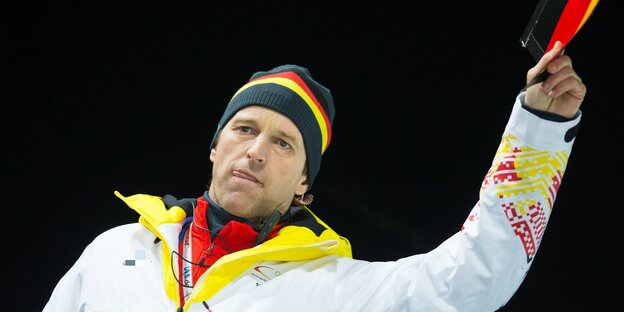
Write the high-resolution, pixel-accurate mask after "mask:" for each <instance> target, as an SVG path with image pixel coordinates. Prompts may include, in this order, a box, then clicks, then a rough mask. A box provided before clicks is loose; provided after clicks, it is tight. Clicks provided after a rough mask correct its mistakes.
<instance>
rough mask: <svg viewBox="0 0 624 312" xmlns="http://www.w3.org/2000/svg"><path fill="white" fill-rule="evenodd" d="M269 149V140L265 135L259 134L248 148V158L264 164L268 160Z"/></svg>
mask: <svg viewBox="0 0 624 312" xmlns="http://www.w3.org/2000/svg"><path fill="white" fill-rule="evenodd" d="M268 149H269V142H268V140H267V139H266V138H265V137H264V136H262V135H258V136H256V138H255V139H254V140H253V142H252V143H251V145H250V146H249V148H248V149H247V158H248V159H250V160H252V161H254V162H256V163H258V164H263V163H265V162H266V158H267V153H268Z"/></svg>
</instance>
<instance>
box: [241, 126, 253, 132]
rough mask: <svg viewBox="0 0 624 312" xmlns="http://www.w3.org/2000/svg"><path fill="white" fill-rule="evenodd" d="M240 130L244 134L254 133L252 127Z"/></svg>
mask: <svg viewBox="0 0 624 312" xmlns="http://www.w3.org/2000/svg"><path fill="white" fill-rule="evenodd" d="M238 130H239V131H240V132H243V133H251V131H252V129H251V127H246V126H242V127H240V128H239V129H238Z"/></svg>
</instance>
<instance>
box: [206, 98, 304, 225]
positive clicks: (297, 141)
mask: <svg viewBox="0 0 624 312" xmlns="http://www.w3.org/2000/svg"><path fill="white" fill-rule="evenodd" d="M210 160H211V161H212V163H213V166H212V182H211V184H210V189H209V191H208V194H209V196H210V198H211V199H212V200H214V201H215V202H216V203H217V204H219V205H220V206H221V207H223V209H225V210H226V211H228V212H229V213H231V214H233V215H235V216H238V217H242V218H247V219H257V218H261V217H266V216H269V215H270V214H271V213H272V212H273V210H275V209H279V211H281V212H282V213H283V212H285V211H286V209H288V207H290V204H291V201H292V198H293V196H294V195H295V194H297V195H301V194H303V193H305V191H306V190H307V184H305V180H306V176H305V174H304V173H303V170H304V166H305V161H306V155H305V149H304V145H303V137H302V136H301V133H300V132H299V129H297V126H296V125H295V124H294V123H293V122H292V121H291V120H290V119H289V118H288V117H286V116H284V115H282V114H280V113H277V112H275V111H273V110H270V109H267V108H264V107H261V106H249V107H246V108H243V109H241V110H240V111H238V112H237V113H236V114H235V115H234V116H233V117H232V118H231V119H230V121H229V122H228V123H227V124H226V125H225V126H224V127H223V130H222V131H221V135H220V136H219V138H218V141H217V144H216V146H215V148H213V149H212V150H211V151H210Z"/></svg>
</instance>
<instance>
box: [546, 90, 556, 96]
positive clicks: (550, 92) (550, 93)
mask: <svg viewBox="0 0 624 312" xmlns="http://www.w3.org/2000/svg"><path fill="white" fill-rule="evenodd" d="M554 93H555V92H553V90H550V91H548V93H547V94H548V96H550V97H552V96H553V94H554Z"/></svg>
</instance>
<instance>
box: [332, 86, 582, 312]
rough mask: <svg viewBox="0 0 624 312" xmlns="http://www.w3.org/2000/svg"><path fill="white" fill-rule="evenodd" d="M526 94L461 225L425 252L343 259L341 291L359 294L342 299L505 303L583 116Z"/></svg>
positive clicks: (525, 264) (417, 305) (527, 260)
mask: <svg viewBox="0 0 624 312" xmlns="http://www.w3.org/2000/svg"><path fill="white" fill-rule="evenodd" d="M523 100H524V93H521V94H519V95H518V97H517V98H516V102H515V104H514V107H513V110H512V113H511V116H510V118H509V120H508V123H507V126H506V128H505V131H504V133H503V135H502V138H501V142H500V145H499V147H498V149H497V152H496V155H495V157H494V160H493V162H492V164H491V167H490V168H489V170H488V172H487V174H486V175H485V178H484V180H483V182H482V185H481V189H480V193H479V200H478V202H477V203H476V204H475V206H474V207H473V208H472V210H471V211H470V213H469V215H468V217H467V218H466V220H465V222H464V224H463V226H462V227H461V230H460V231H459V232H457V233H456V234H455V235H453V236H452V237H450V238H449V239H447V240H446V241H444V242H443V243H442V244H441V245H440V246H438V247H437V248H435V249H434V250H432V251H430V252H428V253H425V254H418V255H414V256H411V257H407V258H403V259H400V260H398V261H390V262H377V263H369V262H365V261H357V260H353V261H350V260H348V259H341V260H340V261H339V262H338V265H337V272H338V275H339V276H338V279H337V280H338V288H337V289H338V292H339V293H340V294H338V295H337V297H338V298H341V297H342V298H349V296H357V297H359V298H361V299H362V300H361V302H357V303H352V302H349V300H346V301H345V302H342V303H341V304H346V305H350V304H358V305H360V304H361V305H362V306H358V307H353V308H355V309H356V310H357V309H362V308H364V307H365V306H375V307H383V308H382V309H383V310H384V311H386V310H392V311H480V312H483V311H495V310H497V309H499V308H500V307H501V306H503V305H504V304H505V303H507V301H508V300H509V299H510V298H511V297H512V296H513V294H514V292H515V291H516V290H517V289H518V287H519V286H520V284H521V283H522V281H523V279H524V277H525V275H526V274H527V271H528V270H529V268H530V266H531V264H532V262H533V259H534V257H535V254H536V252H537V249H538V247H539V244H540V241H541V240H542V237H543V235H544V230H545V229H546V224H547V223H548V220H549V217H550V214H551V211H552V209H553V204H554V202H555V197H556V195H557V191H558V190H559V186H560V185H561V180H562V177H563V174H564V171H565V168H566V164H567V162H568V157H569V154H570V152H571V149H572V145H573V143H574V135H572V134H571V133H572V132H573V131H574V130H575V129H576V128H577V127H576V126H577V125H578V123H579V122H580V118H581V114H580V113H579V114H578V115H577V116H576V117H575V118H574V119H572V120H568V121H552V120H547V119H544V118H540V117H538V116H537V115H535V114H533V113H531V112H529V111H528V110H527V109H525V108H523V106H522V102H523ZM355 285H358V287H354V286H355ZM337 300H338V301H339V302H340V301H341V299H337Z"/></svg>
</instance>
